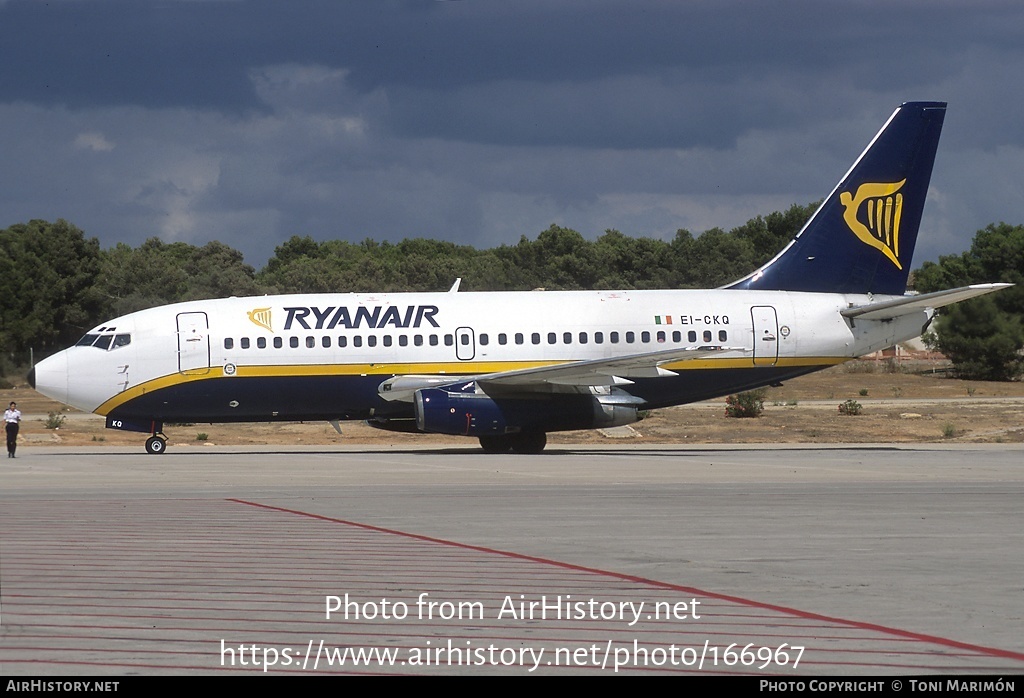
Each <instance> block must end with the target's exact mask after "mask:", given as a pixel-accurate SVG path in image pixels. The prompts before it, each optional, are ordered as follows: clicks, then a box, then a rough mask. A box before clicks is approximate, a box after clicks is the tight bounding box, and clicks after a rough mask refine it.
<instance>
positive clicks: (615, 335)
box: [608, 332, 619, 344]
mask: <svg viewBox="0 0 1024 698" xmlns="http://www.w3.org/2000/svg"><path fill="white" fill-rule="evenodd" d="M608 339H609V340H610V341H611V343H612V344H618V343H619V333H618V332H611V333H609V334H608Z"/></svg>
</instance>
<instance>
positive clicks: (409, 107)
mask: <svg viewBox="0 0 1024 698" xmlns="http://www.w3.org/2000/svg"><path fill="white" fill-rule="evenodd" d="M971 7H975V6H971ZM971 7H967V6H961V5H958V4H951V5H945V6H943V5H942V4H935V3H928V4H918V3H914V2H909V3H900V4H896V5H893V4H892V3H881V2H878V3H859V4H858V3H853V4H849V5H843V6H841V7H840V6H835V5H832V4H829V3H820V2H795V3H784V4H782V5H781V6H780V5H779V4H776V3H749V2H735V3H729V2H694V3H677V2H652V1H647V2H644V1H643V0H637V1H633V2H628V3H623V2H617V1H616V2H611V1H607V0H605V1H602V0H586V1H579V2H576V1H566V0H562V1H560V2H554V3H552V2H546V1H545V2H515V3H507V2H488V1H482V0H468V1H466V2H459V3H439V2H433V1H431V0H422V1H420V2H386V1H377V2H309V1H297V2H287V3H285V2H279V1H278V0H264V1H260V2H140V1H139V0H108V1H105V2H54V3H38V2H11V3H9V4H8V5H6V6H5V7H4V10H3V12H4V18H3V19H4V26H5V28H6V30H5V32H4V33H5V36H6V37H7V39H6V40H5V42H4V43H3V46H2V47H0V59H2V61H3V65H4V66H5V69H4V70H3V72H2V73H0V94H2V95H4V96H5V99H7V100H25V101H29V102H33V103H39V104H48V105H54V104H61V105H66V106H69V107H72V108H75V107H82V106H101V105H123V104H133V105H138V106H144V107H172V106H187V107H194V108H209V109H215V110H224V111H229V112H244V111H245V110H249V109H260V108H263V104H262V103H261V101H260V99H259V98H258V96H257V94H256V93H255V91H254V90H253V88H252V85H251V82H250V80H249V71H250V70H251V69H252V68H254V67H259V66H264V65H275V64H280V63H297V64H317V65H324V66H329V67H337V68H345V69H346V70H348V71H349V75H348V82H349V86H350V87H351V88H353V89H355V90H357V91H360V92H372V91H373V90H375V89H380V88H387V89H389V90H390V91H391V98H392V104H393V106H394V107H395V109H394V110H393V111H392V112H391V114H390V120H389V121H388V125H389V126H390V128H392V129H393V130H394V132H395V133H396V134H397V135H406V136H411V137H441V138H454V139H457V140H474V141H479V142H488V143H511V144H538V143H539V144H548V145H551V144H573V145H587V146H600V147H607V146H611V147H687V146H690V145H694V144H697V143H709V144H713V145H715V146H725V145H728V144H729V143H730V142H731V141H732V140H733V139H734V138H735V136H736V133H735V129H736V126H735V125H734V124H735V118H734V116H733V115H734V114H735V112H736V111H738V110H742V111H743V113H744V114H745V117H746V121H748V122H749V123H756V124H759V125H760V127H762V128H773V127H777V126H789V127H799V126H800V125H801V124H802V123H805V122H808V121H811V120H813V119H815V118H818V117H819V114H820V109H816V108H815V105H816V104H821V103H823V102H827V103H830V104H832V103H834V100H836V99H838V100H840V103H841V102H842V100H843V92H844V91H846V90H849V88H851V87H852V88H854V90H858V89H864V88H870V87H871V86H872V85H877V84H879V83H880V82H882V83H884V84H886V85H888V86H889V87H890V88H891V89H901V88H908V89H909V88H913V87H917V86H920V85H921V84H928V83H929V82H939V81H940V80H941V77H942V76H943V75H948V74H949V73H950V72H955V70H957V69H958V66H959V65H961V64H962V62H963V61H964V60H965V59H966V57H965V55H964V51H965V50H966V49H965V48H964V47H968V48H969V47H978V48H979V49H980V48H982V47H983V48H985V49H986V50H989V51H1002V50H1009V51H1017V52H1019V51H1020V50H1021V44H1020V41H1019V37H1020V36H1021V35H1022V33H1021V32H1022V30H1024V27H1022V26H1021V23H1020V13H1019V11H1016V10H1015V9H1014V8H1013V7H1012V5H1010V4H996V5H995V6H994V7H985V9H986V10H987V11H986V12H977V11H972V10H971ZM949 32H955V33H956V39H957V48H955V49H954V50H950V48H949V46H948V41H947V40H946V36H947V35H948V33H949ZM780 78H785V80H786V81H787V82H788V84H789V85H790V86H791V89H793V92H794V94H791V95H784V96H785V97H787V99H780V98H779V96H778V90H779V86H778V84H777V83H778V82H779V80H780ZM801 85H803V86H805V87H806V90H807V92H805V93H804V94H799V91H798V88H799V87H800V86H801ZM829 85H831V89H829ZM567 86H577V87H578V88H579V89H578V93H577V91H574V90H572V89H567ZM794 88H797V89H794Z"/></svg>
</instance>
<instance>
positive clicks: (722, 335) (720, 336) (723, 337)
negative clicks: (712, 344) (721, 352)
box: [718, 330, 729, 342]
mask: <svg viewBox="0 0 1024 698" xmlns="http://www.w3.org/2000/svg"><path fill="white" fill-rule="evenodd" d="M728 337H729V335H728V333H727V332H726V331H725V330H718V341H719V342H724V341H725V340H726V339H728Z"/></svg>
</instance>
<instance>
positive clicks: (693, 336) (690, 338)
mask: <svg viewBox="0 0 1024 698" xmlns="http://www.w3.org/2000/svg"><path fill="white" fill-rule="evenodd" d="M686 341H687V342H696V341H697V333H696V332H695V331H694V330H690V331H689V332H687V333H686Z"/></svg>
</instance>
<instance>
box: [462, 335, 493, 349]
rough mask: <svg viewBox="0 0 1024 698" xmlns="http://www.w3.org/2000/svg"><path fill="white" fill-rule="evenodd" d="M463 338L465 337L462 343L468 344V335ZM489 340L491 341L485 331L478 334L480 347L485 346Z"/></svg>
mask: <svg viewBox="0 0 1024 698" xmlns="http://www.w3.org/2000/svg"><path fill="white" fill-rule="evenodd" d="M464 339H465V340H466V341H465V342H463V344H469V337H468V336H467V337H464ZM490 341H491V340H490V338H489V337H488V336H487V333H486V332H482V333H481V334H480V346H482V347H486V346H487V344H488V342H490Z"/></svg>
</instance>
